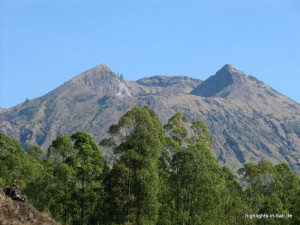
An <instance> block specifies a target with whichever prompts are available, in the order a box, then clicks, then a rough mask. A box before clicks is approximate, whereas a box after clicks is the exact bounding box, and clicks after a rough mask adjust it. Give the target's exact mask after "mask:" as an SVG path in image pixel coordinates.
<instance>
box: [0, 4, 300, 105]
mask: <svg viewBox="0 0 300 225" xmlns="http://www.w3.org/2000/svg"><path fill="white" fill-rule="evenodd" d="M299 40H300V1H298V0H243V1H241V0H226V1H225V0H184V1H183V0H177V1H174V0H172V1H171V0H143V1H141V0H106V1H102V0H77V1H76V0H60V1H58V0H51V1H50V0H43V1H40V0H0V107H1V108H8V107H12V106H14V105H16V104H18V103H21V102H23V101H24V100H25V99H26V98H29V99H33V98H35V97H38V96H41V95H43V94H46V93H47V92H49V91H51V90H52V89H54V88H55V87H57V86H59V85H60V84H62V83H64V82H65V81H67V80H69V79H71V78H72V77H74V76H76V75H78V74H79V73H81V72H83V71H85V70H87V69H89V68H91V67H94V66H96V65H98V64H101V63H105V64H107V65H108V66H110V67H111V68H112V70H113V71H115V72H117V73H122V74H123V75H124V77H125V79H126V80H136V79H139V78H141V77H146V76H151V75H157V74H161V75H187V76H191V77H196V78H199V79H202V80H204V79H206V78H207V77H208V76H210V75H213V74H214V73H215V72H216V71H217V70H218V69H220V68H221V67H222V66H223V65H224V64H226V63H229V64H231V65H233V66H235V67H237V68H238V69H240V70H242V71H244V72H246V73H247V74H251V75H253V76H255V77H257V78H258V79H260V80H262V81H264V82H265V83H267V84H268V85H270V86H272V87H273V88H275V89H276V90H278V91H279V92H281V93H283V94H284V95H286V96H288V97H290V98H292V99H293V100H295V101H297V102H300V88H299V84H300V73H299V68H300V41H299Z"/></svg>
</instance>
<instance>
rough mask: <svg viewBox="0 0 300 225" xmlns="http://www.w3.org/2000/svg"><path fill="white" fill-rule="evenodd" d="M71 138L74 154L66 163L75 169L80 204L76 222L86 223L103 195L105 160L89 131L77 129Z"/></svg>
mask: <svg viewBox="0 0 300 225" xmlns="http://www.w3.org/2000/svg"><path fill="white" fill-rule="evenodd" d="M71 138H72V140H73V142H74V148H75V154H73V155H72V156H70V159H68V162H67V163H68V164H69V165H71V166H72V167H73V168H74V170H75V177H76V182H75V183H76V187H75V188H76V191H77V196H78V198H79V199H78V200H79V206H80V220H79V221H77V223H80V224H87V223H88V221H89V219H90V217H91V216H92V214H93V211H94V209H95V207H96V203H97V201H99V199H100V198H101V197H103V196H102V195H103V193H102V192H103V185H102V181H103V177H102V173H103V170H104V168H105V161H104V156H103V152H102V151H101V149H100V147H99V146H98V144H97V143H96V142H95V140H94V139H93V138H92V136H91V135H90V134H89V133H87V132H82V131H78V132H76V133H75V134H73V135H72V136H71Z"/></svg>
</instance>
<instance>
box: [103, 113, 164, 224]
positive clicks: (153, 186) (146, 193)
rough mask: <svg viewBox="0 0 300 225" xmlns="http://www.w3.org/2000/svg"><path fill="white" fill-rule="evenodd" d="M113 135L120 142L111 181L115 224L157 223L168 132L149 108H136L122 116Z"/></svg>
mask: <svg viewBox="0 0 300 225" xmlns="http://www.w3.org/2000/svg"><path fill="white" fill-rule="evenodd" d="M110 133H111V134H113V137H114V138H115V139H116V142H120V144H119V145H117V147H115V149H114V150H115V152H116V154H117V157H118V160H117V161H116V163H115V165H114V167H113V168H112V171H111V173H110V175H109V177H108V181H107V191H108V196H109V205H110V206H109V207H108V208H109V213H110V214H111V215H113V217H112V218H111V222H114V223H117V224H124V223H130V224H155V223H156V220H157V217H158V209H159V202H158V191H159V189H160V188H159V176H158V175H159V174H158V160H159V156H160V153H161V150H162V148H163V146H164V131H163V127H162V125H161V124H160V122H159V120H158V118H157V116H156V115H155V113H154V112H153V111H152V110H151V109H150V108H148V107H144V108H138V107H134V108H133V109H132V110H131V111H129V112H127V113H126V114H125V115H124V116H123V117H121V119H120V121H119V123H118V124H117V125H113V126H111V128H110Z"/></svg>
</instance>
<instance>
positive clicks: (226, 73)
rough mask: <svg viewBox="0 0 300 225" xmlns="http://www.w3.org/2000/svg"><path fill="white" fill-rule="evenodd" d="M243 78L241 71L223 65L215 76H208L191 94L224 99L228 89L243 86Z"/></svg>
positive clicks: (228, 65)
mask: <svg viewBox="0 0 300 225" xmlns="http://www.w3.org/2000/svg"><path fill="white" fill-rule="evenodd" d="M244 78H245V74H244V73H243V72H242V71H240V70H238V69H236V68H235V67H233V66H231V65H230V64H225V65H224V66H223V67H222V68H221V69H220V70H218V71H217V72H216V74H215V75H213V76H210V77H209V78H208V79H207V80H205V81H204V82H203V83H201V84H200V85H199V86H198V87H196V88H195V89H194V90H193V91H192V92H191V94H194V95H199V96H202V97H214V96H215V97H224V96H225V95H227V94H228V91H230V87H232V86H234V88H236V87H237V86H240V85H241V84H243V82H244ZM224 90H226V91H225V92H226V93H225V92H224Z"/></svg>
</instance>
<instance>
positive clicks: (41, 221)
mask: <svg viewBox="0 0 300 225" xmlns="http://www.w3.org/2000/svg"><path fill="white" fill-rule="evenodd" d="M0 224H1V225H11V224H16V225H23V224H28V225H29V224H36V225H55V224H58V223H56V222H55V221H54V220H53V219H52V218H50V217H49V216H48V215H46V214H42V213H40V212H38V211H37V210H36V209H35V208H34V207H33V206H31V205H29V204H28V203H26V202H21V201H18V200H13V199H12V198H11V197H9V196H6V195H5V194H4V193H3V192H2V189H0Z"/></svg>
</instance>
